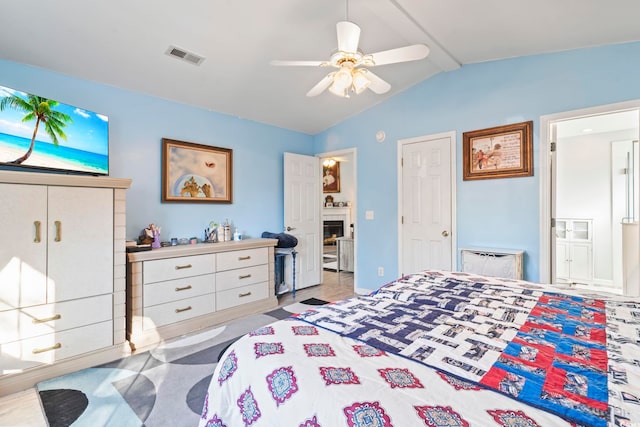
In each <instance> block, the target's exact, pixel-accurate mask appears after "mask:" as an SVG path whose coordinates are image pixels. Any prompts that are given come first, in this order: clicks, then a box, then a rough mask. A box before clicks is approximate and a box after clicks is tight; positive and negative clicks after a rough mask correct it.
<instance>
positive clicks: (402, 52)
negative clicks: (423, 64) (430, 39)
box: [371, 44, 429, 65]
mask: <svg viewBox="0 0 640 427" xmlns="http://www.w3.org/2000/svg"><path fill="white" fill-rule="evenodd" d="M427 55H429V48H428V47H427V46H425V45H423V44H414V45H411V46H405V47H399V48H396V49H390V50H383V51H382V52H377V53H372V54H371V58H372V59H373V64H374V65H385V64H394V63H396V62H407V61H417V60H418V59H424V58H426V57H427Z"/></svg>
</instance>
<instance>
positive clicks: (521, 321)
mask: <svg viewBox="0 0 640 427" xmlns="http://www.w3.org/2000/svg"><path fill="white" fill-rule="evenodd" d="M245 341H246V342H245ZM639 344H640V302H639V301H633V300H632V299H629V298H623V297H614V296H610V295H607V296H604V294H597V295H596V294H584V293H579V292H576V291H571V290H567V289H563V290H560V289H557V288H553V287H550V286H542V285H536V284H533V283H529V282H523V281H509V280H504V279H496V278H488V277H481V276H475V275H469V274H464V273H451V272H439V271H426V272H423V273H420V274H414V275H411V276H407V277H403V278H401V279H399V280H397V281H395V282H392V283H390V284H388V285H385V286H383V287H382V288H381V289H380V290H378V291H377V292H375V293H374V294H372V295H369V296H361V297H354V298H350V299H347V300H344V301H341V302H337V303H333V304H329V305H325V306H320V307H317V308H315V309H314V310H310V311H307V312H305V313H301V314H299V315H297V316H296V319H290V320H287V321H281V322H277V323H276V324H274V325H272V326H269V327H268V328H266V329H264V330H262V331H257V332H256V333H254V334H253V336H250V337H246V340H241V341H240V342H239V343H237V344H236V345H237V347H235V348H234V347H232V349H231V351H230V353H228V354H227V357H226V358H225V359H224V362H223V363H221V364H219V367H218V368H219V369H217V370H216V373H215V374H214V378H213V380H212V382H211V385H210V387H209V395H208V398H207V404H206V405H205V409H204V411H203V419H202V422H201V426H223V425H226V426H227V427H230V426H235V425H239V426H242V425H244V426H254V425H255V426H260V425H265V426H266V425H283V426H285V425H286V426H305V427H307V426H319V425H322V426H325V427H326V426H341V425H344V426H396V427H401V426H414V425H416V426H417V425H425V426H470V425H478V426H489V425H496V426H499V425H502V426H529V427H533V426H541V427H542V426H544V427H546V426H563V425H572V426H598V427H599V426H611V427H613V426H626V425H628V426H633V425H640V345H639ZM249 365H250V366H249ZM263 365H264V366H263ZM312 384H313V387H311V385H312ZM319 396H323V397H322V398H320V399H319V398H318V397H319ZM294 402H295V403H294ZM274 403H275V405H274ZM274 406H275V408H274V410H273V411H272V410H269V409H268V408H273V407H274ZM285 407H286V408H285ZM289 408H293V409H291V410H292V414H289V413H288V412H287V409H289ZM301 417H302V418H301ZM284 420H287V421H286V422H285V421H284Z"/></svg>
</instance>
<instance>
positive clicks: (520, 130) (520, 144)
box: [462, 121, 533, 181]
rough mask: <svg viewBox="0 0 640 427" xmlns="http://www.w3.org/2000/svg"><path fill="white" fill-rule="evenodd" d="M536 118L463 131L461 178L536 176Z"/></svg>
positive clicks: (466, 179)
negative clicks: (534, 172) (534, 121)
mask: <svg viewBox="0 0 640 427" xmlns="http://www.w3.org/2000/svg"><path fill="white" fill-rule="evenodd" d="M532 131H533V121H528V122H521V123H514V124H510V125H504V126H496V127H492V128H487V129H481V130H475V131H470V132H464V133H463V134H462V152H463V153H462V163H463V164H462V173H463V176H462V179H463V180H465V181H468V180H476V179H491V178H515V177H524V176H533V154H532V151H533V141H532Z"/></svg>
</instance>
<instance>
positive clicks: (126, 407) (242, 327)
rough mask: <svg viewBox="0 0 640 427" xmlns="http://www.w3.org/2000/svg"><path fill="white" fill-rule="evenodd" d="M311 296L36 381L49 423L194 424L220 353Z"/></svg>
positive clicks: (76, 426)
mask: <svg viewBox="0 0 640 427" xmlns="http://www.w3.org/2000/svg"><path fill="white" fill-rule="evenodd" d="M324 303H326V302H325V301H322V300H318V299H315V298H311V299H310V300H305V301H302V302H299V303H294V304H291V305H289V306H286V307H284V308H279V309H276V310H273V311H270V312H268V313H265V314H259V315H254V316H249V317H245V318H242V319H238V320H236V321H233V322H231V323H229V324H228V325H225V326H221V327H219V328H216V329H211V330H207V331H203V332H200V333H197V334H193V335H189V336H185V337H181V338H179V339H176V340H172V341H168V342H166V343H163V344H162V345H159V346H158V347H156V348H154V349H153V350H149V351H145V352H141V353H138V354H134V355H132V356H129V357H126V358H124V359H120V360H117V361H114V362H111V363H107V364H105V365H101V366H98V367H94V368H89V369H84V370H81V371H78V372H74V373H71V374H68V375H64V376H61V377H58V378H54V379H51V380H47V381H43V382H41V383H39V384H38V385H37V390H38V392H39V395H40V400H41V401H42V406H43V408H44V412H45V415H46V417H47V421H48V422H49V426H50V427H67V426H73V427H84V426H87V427H89V426H90V427H96V426H118V427H127V426H136V427H140V426H145V427H160V426H171V427H180V426H194V425H198V420H199V417H200V411H201V410H202V406H203V403H204V398H205V394H206V391H207V387H208V385H209V380H210V379H211V375H212V373H213V370H214V369H215V366H216V364H217V363H218V360H219V359H220V357H221V356H222V354H223V353H224V351H225V350H226V349H227V348H228V347H229V346H230V345H231V344H233V342H235V341H236V340H237V339H238V338H240V337H241V336H242V335H244V334H246V333H248V332H251V331H252V330H254V329H257V328H259V327H262V326H264V325H267V324H269V323H272V322H274V321H276V320H280V319H284V318H286V317H288V316H289V315H291V313H296V312H300V311H304V310H306V309H309V308H312V307H311V306H313V305H321V304H324Z"/></svg>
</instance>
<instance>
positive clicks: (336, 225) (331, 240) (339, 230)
mask: <svg viewBox="0 0 640 427" xmlns="http://www.w3.org/2000/svg"><path fill="white" fill-rule="evenodd" d="M322 225H323V227H322V228H323V233H322V238H323V240H324V244H325V245H335V244H336V238H338V237H342V236H344V221H323V224H322Z"/></svg>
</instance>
